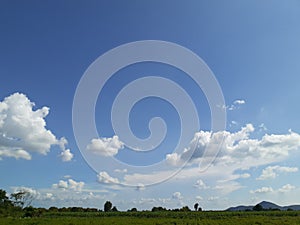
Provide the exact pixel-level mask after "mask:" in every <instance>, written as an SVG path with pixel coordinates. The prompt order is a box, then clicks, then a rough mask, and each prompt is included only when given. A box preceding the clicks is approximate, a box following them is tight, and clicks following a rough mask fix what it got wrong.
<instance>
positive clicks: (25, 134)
mask: <svg viewBox="0 0 300 225" xmlns="http://www.w3.org/2000/svg"><path fill="white" fill-rule="evenodd" d="M34 106H35V104H34V103H33V102H31V101H30V100H29V99H28V98H27V97H26V95H24V94H21V93H14V94H12V95H10V96H8V97H6V98H5V99H4V100H3V101H2V102H0V158H3V157H14V158H16V159H19V158H22V159H26V160H30V159H31V158H32V156H31V154H32V153H39V154H42V155H47V153H48V152H49V151H50V148H51V146H52V145H59V146H60V147H61V149H62V150H65V149H64V146H65V144H64V143H62V142H61V140H65V138H62V139H61V140H58V139H57V138H56V137H55V136H54V134H53V133H52V132H51V131H50V130H47V129H46V121H45V117H46V116H47V115H48V113H49V108H48V107H42V108H40V109H36V110H34V109H33V108H34Z"/></svg>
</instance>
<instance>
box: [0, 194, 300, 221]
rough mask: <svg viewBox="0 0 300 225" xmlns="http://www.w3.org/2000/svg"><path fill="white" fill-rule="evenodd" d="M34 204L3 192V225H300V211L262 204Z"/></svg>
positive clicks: (25, 197)
mask: <svg viewBox="0 0 300 225" xmlns="http://www.w3.org/2000/svg"><path fill="white" fill-rule="evenodd" d="M31 201H32V198H31V196H30V194H29V193H27V192H24V191H19V192H17V193H13V194H11V195H10V197H8V196H7V194H6V192H5V191H3V190H0V225H2V224H3V225H60V224H62V225H102V224H137V225H139V224H140V225H147V224H155V225H158V224H159V225H167V224H168V225H187V224H189V225H200V224H201V225H202V224H207V225H208V224H210V225H216V224H220V225H221V224H222V225H237V224H246V225H247V224H249V225H250V224H256V225H258V224H273V225H276V224H278V225H285V224H286V225H293V224H300V211H290V210H288V211H272V210H268V211H264V209H263V208H262V207H261V206H260V205H256V206H255V207H254V208H253V210H252V211H245V212H229V211H201V210H202V209H201V208H200V207H199V204H198V203H196V204H195V205H194V211H191V210H190V209H189V208H188V207H187V206H184V207H182V208H181V209H173V210H168V209H166V208H163V207H153V208H152V210H151V211H138V210H137V209H136V208H132V209H130V210H128V211H127V212H119V211H118V210H117V208H116V207H113V205H112V203H111V202H109V201H107V202H106V203H105V204H104V211H102V210H98V209H95V208H82V207H68V208H65V207H63V208H57V207H50V208H49V209H44V208H34V207H32V206H28V204H30V203H31ZM25 206H26V207H25Z"/></svg>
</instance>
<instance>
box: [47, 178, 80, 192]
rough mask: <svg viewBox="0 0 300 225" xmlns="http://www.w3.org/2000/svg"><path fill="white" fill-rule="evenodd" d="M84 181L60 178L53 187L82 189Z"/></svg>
mask: <svg viewBox="0 0 300 225" xmlns="http://www.w3.org/2000/svg"><path fill="white" fill-rule="evenodd" d="M83 186H84V182H82V181H78V182H77V181H75V180H73V179H68V180H67V181H64V180H60V181H59V182H58V183H57V184H53V185H52V188H54V189H62V190H73V191H82V188H83Z"/></svg>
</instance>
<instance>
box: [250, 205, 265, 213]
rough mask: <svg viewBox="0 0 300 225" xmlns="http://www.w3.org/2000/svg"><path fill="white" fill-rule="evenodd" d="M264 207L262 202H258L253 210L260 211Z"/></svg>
mask: <svg viewBox="0 0 300 225" xmlns="http://www.w3.org/2000/svg"><path fill="white" fill-rule="evenodd" d="M263 209H264V208H263V207H262V206H261V205H260V204H257V205H256V206H254V207H253V209H252V210H253V211H258V212H259V211H263Z"/></svg>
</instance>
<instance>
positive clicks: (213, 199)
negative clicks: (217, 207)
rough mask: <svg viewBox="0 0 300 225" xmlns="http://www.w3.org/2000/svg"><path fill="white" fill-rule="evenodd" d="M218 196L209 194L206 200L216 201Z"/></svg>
mask: <svg viewBox="0 0 300 225" xmlns="http://www.w3.org/2000/svg"><path fill="white" fill-rule="evenodd" d="M219 198H220V197H219V196H210V197H208V198H207V200H208V201H216V200H218V199H219Z"/></svg>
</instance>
